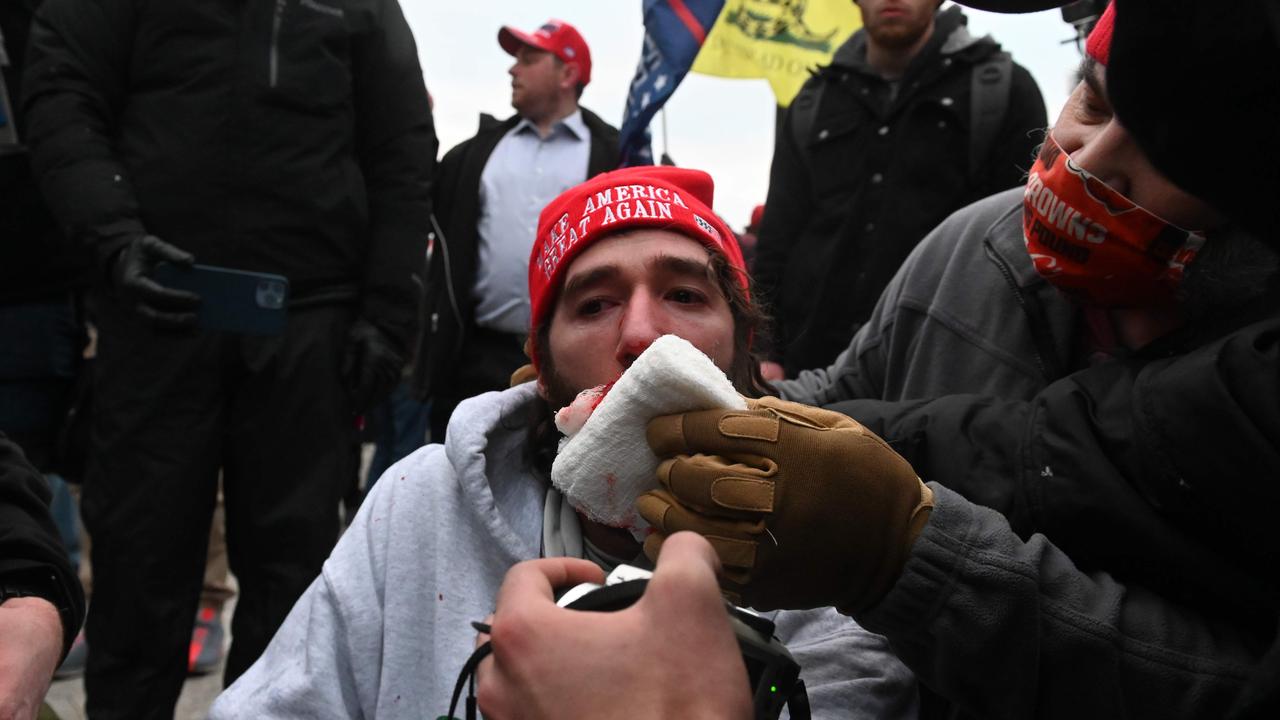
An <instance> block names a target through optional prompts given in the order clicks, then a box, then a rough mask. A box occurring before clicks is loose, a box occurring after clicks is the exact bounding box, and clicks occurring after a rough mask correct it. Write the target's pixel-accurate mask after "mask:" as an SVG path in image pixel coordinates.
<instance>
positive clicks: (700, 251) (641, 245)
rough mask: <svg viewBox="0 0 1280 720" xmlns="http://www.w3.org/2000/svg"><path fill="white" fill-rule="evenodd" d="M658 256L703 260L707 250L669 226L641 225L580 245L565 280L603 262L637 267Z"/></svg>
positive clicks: (601, 264) (706, 257)
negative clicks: (657, 227)
mask: <svg viewBox="0 0 1280 720" xmlns="http://www.w3.org/2000/svg"><path fill="white" fill-rule="evenodd" d="M659 256H668V257H677V258H682V259H688V260H692V261H695V262H700V263H702V264H706V262H707V261H708V250H707V248H706V246H704V245H703V244H702V243H700V242H698V241H697V240H694V239H692V238H690V237H687V236H685V235H682V234H680V233H678V232H673V231H671V230H661V229H652V228H644V229H640V230H632V231H629V232H623V233H619V234H617V235H611V236H609V237H606V238H601V239H599V240H597V241H596V242H594V243H592V244H591V246H590V247H587V248H585V249H583V251H582V252H581V253H579V254H578V256H577V257H575V258H573V260H572V261H571V262H570V263H569V267H568V269H567V271H566V272H565V274H564V277H565V280H566V281H568V280H569V279H571V278H572V277H573V276H574V275H579V274H582V273H586V272H591V271H592V270H593V269H595V268H597V267H600V266H603V265H625V266H635V267H636V268H641V267H648V266H650V261H651V260H652V259H653V258H655V257H659Z"/></svg>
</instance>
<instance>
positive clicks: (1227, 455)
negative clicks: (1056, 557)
mask: <svg viewBox="0 0 1280 720" xmlns="http://www.w3.org/2000/svg"><path fill="white" fill-rule="evenodd" d="M1273 303H1274V298H1273V299H1271V300H1269V301H1267V302H1266V303H1265V305H1266V307H1265V308H1263V307H1262V306H1259V310H1263V311H1264V314H1267V315H1270V317H1269V318H1268V319H1265V320H1260V321H1258V322H1256V323H1253V324H1251V325H1249V326H1247V327H1245V328H1243V329H1241V330H1238V331H1235V332H1232V333H1229V334H1227V335H1226V336H1225V337H1222V338H1219V339H1217V340H1213V341H1211V342H1208V343H1206V344H1203V345H1200V346H1198V347H1193V348H1186V347H1179V345H1180V344H1181V343H1179V340H1181V339H1182V338H1179V337H1178V336H1173V337H1170V338H1167V339H1166V340H1165V341H1164V342H1158V343H1154V344H1153V345H1152V346H1150V347H1149V348H1147V349H1145V350H1144V352H1141V353H1138V354H1137V355H1135V356H1133V357H1131V358H1127V359H1124V360H1117V361H1112V362H1108V363H1103V364H1101V365H1098V366H1096V367H1093V368H1090V369H1087V370H1082V371H1079V372H1077V373H1074V374H1072V375H1069V376H1067V377H1065V378H1063V379H1062V380H1059V381H1057V382H1055V383H1052V384H1050V385H1048V386H1047V387H1046V388H1045V389H1044V390H1042V391H1041V392H1039V393H1038V394H1037V395H1035V396H1034V397H1033V398H1030V399H1029V400H1008V399H997V398H990V397H982V396H976V395H952V396H947V397H942V398H939V399H934V400H917V401H905V402H886V401H881V400H851V401H846V402H841V403H837V404H835V405H832V406H831V407H832V408H833V409H836V410H839V411H841V412H844V413H846V414H848V415H850V416H852V417H854V418H856V419H857V420H858V421H859V422H861V423H863V424H864V425H866V426H867V427H868V428H870V429H871V430H872V431H873V432H875V433H876V434H878V435H881V436H882V437H884V438H885V439H886V440H888V441H889V442H890V443H891V444H892V445H893V447H894V449H896V450H897V451H898V452H899V453H901V454H902V455H903V456H904V457H906V458H907V460H908V461H910V462H911V464H912V466H913V467H914V468H915V469H916V472H918V473H919V474H920V476H921V477H923V478H926V479H928V480H930V481H936V482H938V483H941V484H943V485H946V486H947V487H949V488H951V489H952V490H955V491H957V492H959V493H960V494H961V495H964V496H965V497H966V498H967V499H968V500H970V501H972V502H975V503H978V504H980V505H984V506H986V507H989V508H992V509H995V510H998V511H1000V512H1001V513H1002V514H1003V515H1005V517H1007V518H1008V519H1009V524H1010V526H1011V527H1012V528H1013V530H1014V531H1015V532H1017V533H1018V534H1019V535H1021V536H1022V537H1024V538H1027V537H1030V536H1031V535H1032V534H1033V533H1043V534H1044V535H1046V536H1048V537H1049V538H1050V539H1052V541H1053V542H1054V544H1055V545H1057V546H1058V547H1060V548H1061V549H1062V550H1064V551H1066V553H1067V554H1068V555H1070V556H1071V559H1072V560H1073V561H1074V562H1075V563H1076V564H1077V565H1078V566H1079V567H1080V569H1082V570H1084V571H1093V570H1106V571H1107V572H1109V573H1110V574H1112V575H1114V576H1116V577H1117V578H1118V579H1120V580H1122V581H1136V582H1140V583H1141V584H1143V585H1145V586H1147V587H1151V588H1153V589H1157V590H1160V591H1162V592H1163V593H1164V594H1166V595H1167V596H1169V597H1173V598H1177V599H1179V600H1180V601H1182V602H1185V603H1188V604H1191V605H1194V606H1198V607H1202V608H1211V609H1213V610H1215V611H1217V612H1219V613H1223V614H1234V613H1259V614H1260V616H1261V617H1262V618H1263V619H1265V624H1269V623H1270V622H1271V620H1272V616H1273V614H1274V613H1275V612H1277V611H1280V576H1277V575H1275V574H1274V573H1271V572H1258V570H1259V569H1260V568H1263V567H1274V566H1275V565H1276V563H1277V562H1280V537H1278V536H1277V535H1276V533H1275V532H1274V526H1273V525H1272V521H1273V517H1272V516H1273V514H1274V508H1275V506H1276V504H1277V503H1280V483H1277V482H1276V479H1280V313H1277V311H1276V310H1274V308H1273V307H1271V305H1273ZM1265 624H1264V626H1265Z"/></svg>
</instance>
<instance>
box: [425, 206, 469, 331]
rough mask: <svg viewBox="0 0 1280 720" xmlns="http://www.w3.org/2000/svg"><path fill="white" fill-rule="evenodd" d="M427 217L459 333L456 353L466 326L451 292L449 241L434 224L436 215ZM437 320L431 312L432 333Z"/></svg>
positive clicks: (435, 313)
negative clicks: (432, 231) (434, 236)
mask: <svg viewBox="0 0 1280 720" xmlns="http://www.w3.org/2000/svg"><path fill="white" fill-rule="evenodd" d="M428 217H429V219H430V220H431V228H432V230H434V231H435V235H436V239H435V240H436V242H435V246H436V247H437V248H439V249H440V261H441V262H442V263H443V264H444V289H445V294H446V295H448V296H449V308H450V309H452V310H453V317H454V319H455V320H457V321H458V330H459V332H458V337H457V338H456V343H455V345H456V347H455V348H454V351H455V352H457V351H460V350H461V349H462V328H464V327H465V326H466V324H465V323H464V322H463V321H462V311H461V310H459V309H458V296H457V295H456V294H455V293H454V290H453V268H452V266H451V265H450V262H451V259H450V258H449V241H448V240H447V239H446V238H445V236H444V231H443V230H441V229H440V224H439V223H438V222H436V214H435V213H431V215H429V216H428ZM439 319H440V318H439V313H438V312H433V313H432V314H431V330H432V332H433V333H434V332H435V330H436V328H438V327H439V325H440V323H439Z"/></svg>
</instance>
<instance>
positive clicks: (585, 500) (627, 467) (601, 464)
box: [551, 335, 747, 540]
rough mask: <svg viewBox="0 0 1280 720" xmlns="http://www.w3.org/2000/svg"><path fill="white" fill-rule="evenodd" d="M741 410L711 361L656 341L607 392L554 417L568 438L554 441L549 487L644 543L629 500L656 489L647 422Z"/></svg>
mask: <svg viewBox="0 0 1280 720" xmlns="http://www.w3.org/2000/svg"><path fill="white" fill-rule="evenodd" d="M602 396H603V397H602ZM746 407H747V404H746V401H745V400H743V398H742V396H741V395H739V394H738V392H737V391H736V390H734V389H733V383H731V382H729V378H727V377H725V374H724V372H723V371H721V370H720V368H718V367H716V366H715V363H713V362H711V359H710V358H708V357H707V356H706V355H703V354H702V352H701V351H699V350H698V349H697V348H695V347H694V346H693V345H691V344H690V343H689V342H688V341H687V340H684V339H683V338H679V337H676V336H675V335H663V336H662V337H660V338H658V339H657V340H655V341H654V342H653V344H652V345H650V346H649V347H648V349H646V350H645V351H644V352H643V353H641V354H640V357H638V358H636V361H635V362H634V363H632V365H631V367H630V368H627V370H626V372H624V373H622V376H621V377H619V378H618V379H617V381H616V382H614V384H613V385H612V386H611V387H610V386H601V387H596V388H590V389H588V390H584V391H583V392H582V393H579V395H578V398H577V399H575V400H574V401H573V403H572V404H570V405H568V406H566V407H564V408H562V409H561V410H560V411H559V412H557V413H556V427H557V428H559V429H560V431H561V432H563V433H565V435H567V436H568V437H566V438H565V439H564V440H561V441H560V450H559V454H557V455H556V459H555V462H554V463H553V464H552V466H551V483H552V484H553V485H555V487H556V489H557V490H559V491H560V492H561V493H563V494H564V496H565V497H566V498H567V499H568V500H569V504H570V505H572V506H573V507H574V508H575V509H577V510H579V511H581V512H582V513H584V514H586V516H587V517H588V518H590V519H592V520H594V521H596V522H599V523H603V524H605V525H610V526H613V527H621V528H626V529H628V530H630V531H631V533H632V534H633V535H635V537H636V539H637V540H643V539H644V536H645V534H646V530H647V528H648V524H647V523H646V522H645V521H644V520H643V519H641V517H640V516H639V514H638V513H636V510H635V500H636V498H637V497H639V496H640V495H641V494H643V493H645V492H648V491H649V490H654V489H656V488H657V487H658V480H657V478H656V476H655V473H656V471H657V469H658V457H657V456H656V455H654V454H653V451H652V450H650V449H649V444H648V442H646V441H645V428H646V427H647V426H648V424H649V421H650V420H652V419H653V418H655V417H659V416H661V415H671V414H673V413H681V412H688V411H690V410H712V409H716V408H727V409H733V410H743V409H745V408H746Z"/></svg>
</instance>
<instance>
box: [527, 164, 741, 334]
mask: <svg viewBox="0 0 1280 720" xmlns="http://www.w3.org/2000/svg"><path fill="white" fill-rule="evenodd" d="M714 194H715V183H714V182H713V181H712V180H711V176H710V175H708V174H706V173H704V172H702V171H701V170H690V169H688V168H679V167H670V166H663V165H642V166H639V167H631V168H625V169H623V170H615V171H613V172H609V173H604V174H603V175H597V176H595V177H594V178H592V179H590V180H588V181H586V182H584V183H582V184H581V185H578V186H576V187H572V188H569V189H568V190H565V191H564V192H563V193H561V194H560V197H557V198H556V199H555V200H552V201H551V202H550V203H548V204H547V206H546V207H545V208H543V210H542V215H541V217H539V218H538V235H537V236H536V237H535V238H534V242H533V252H532V253H531V254H530V255H529V303H530V305H531V306H532V308H531V310H532V313H531V319H530V325H531V327H534V328H536V327H538V325H540V324H541V323H542V321H543V320H545V318H546V315H547V314H548V313H549V312H551V306H552V303H553V302H554V300H555V298H556V293H557V291H558V290H559V289H560V284H561V280H562V279H563V277H564V271H565V268H567V267H568V266H569V263H570V262H571V261H572V260H573V258H574V257H575V256H576V255H577V254H578V253H580V252H582V250H583V248H585V247H587V246H588V245H590V244H591V243H593V242H595V241H597V240H600V239H601V238H605V237H609V236H610V235H615V234H617V233H619V232H622V231H625V230H634V229H637V228H658V229H661V230H671V231H673V232H677V233H680V234H681V235H684V236H685V237H688V238H690V239H692V240H696V241H698V242H700V243H702V244H703V245H706V246H707V247H708V248H710V249H711V250H712V251H714V252H717V253H720V254H721V255H723V256H724V258H725V259H726V260H728V261H729V265H730V266H731V267H733V268H734V269H736V270H738V271H739V273H738V278H739V280H740V282H741V284H742V287H743V289H744V290H745V289H747V288H748V287H749V281H748V279H747V265H746V263H745V262H743V260H742V249H741V248H739V247H738V239H737V237H736V236H735V235H734V234H733V231H731V230H730V229H729V227H728V226H727V225H725V224H724V222H723V221H722V220H721V219H720V218H719V217H718V216H717V215H716V214H715V213H714V212H713V211H712V210H711V200H712V196H713V195H714Z"/></svg>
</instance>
